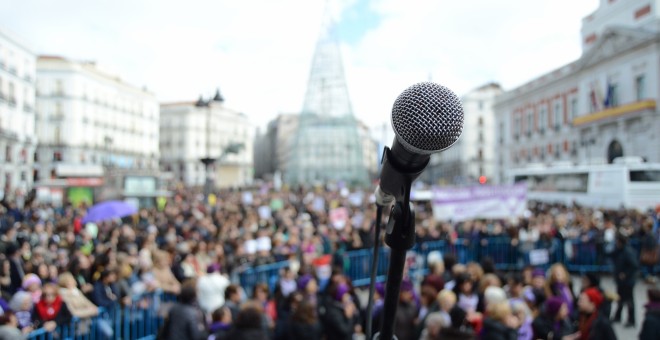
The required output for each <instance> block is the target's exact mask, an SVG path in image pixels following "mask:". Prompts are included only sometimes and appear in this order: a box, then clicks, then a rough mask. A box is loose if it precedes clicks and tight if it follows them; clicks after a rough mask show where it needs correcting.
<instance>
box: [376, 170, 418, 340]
mask: <svg viewBox="0 0 660 340" xmlns="http://www.w3.org/2000/svg"><path fill="white" fill-rule="evenodd" d="M413 176H414V175H413ZM413 176H403V177H404V178H405V181H404V183H403V185H402V187H401V189H402V190H403V195H402V196H403V197H402V199H398V200H397V201H396V203H395V204H394V206H393V207H392V210H391V213H390V218H389V220H388V222H387V230H386V235H385V243H386V244H387V245H388V246H389V247H390V249H391V251H390V264H389V268H388V271H387V283H386V285H385V302H384V306H383V308H384V309H383V319H382V323H381V329H380V333H376V334H375V335H374V337H373V339H374V340H392V339H395V337H394V322H395V319H396V309H397V306H398V304H399V292H400V290H401V281H402V280H403V269H404V267H405V264H406V253H407V252H408V250H410V249H412V247H413V246H414V244H415V209H414V206H413V204H412V203H411V202H410V190H411V185H412V181H413V180H414V177H413ZM415 177H416V176H415Z"/></svg>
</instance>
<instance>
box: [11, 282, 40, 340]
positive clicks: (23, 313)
mask: <svg viewBox="0 0 660 340" xmlns="http://www.w3.org/2000/svg"><path fill="white" fill-rule="evenodd" d="M33 306H34V303H33V302H32V295H30V293H28V292H24V291H19V292H16V294H14V296H13V297H12V298H11V301H9V309H10V310H11V311H12V312H13V313H14V315H15V316H16V320H17V322H18V328H19V329H21V330H22V331H24V332H27V333H29V332H31V331H32V330H33V329H34V328H35V327H34V321H33V319H32V307H33Z"/></svg>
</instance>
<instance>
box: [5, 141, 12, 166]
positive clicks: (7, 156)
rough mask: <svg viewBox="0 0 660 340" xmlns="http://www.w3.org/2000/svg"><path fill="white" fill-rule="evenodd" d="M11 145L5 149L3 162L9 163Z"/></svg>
mask: <svg viewBox="0 0 660 340" xmlns="http://www.w3.org/2000/svg"><path fill="white" fill-rule="evenodd" d="M11 151H12V150H11V145H7V147H6V148H5V162H11V158H12V157H11V153H12V152H11Z"/></svg>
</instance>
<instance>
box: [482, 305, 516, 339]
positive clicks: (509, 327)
mask: <svg viewBox="0 0 660 340" xmlns="http://www.w3.org/2000/svg"><path fill="white" fill-rule="evenodd" d="M486 313H487V314H486V315H487V317H486V318H485V319H484V323H483V329H482V330H481V336H480V338H481V340H517V339H518V331H517V329H518V327H520V320H518V318H517V317H515V316H514V315H513V313H512V312H511V306H510V305H509V302H508V301H505V302H499V303H494V304H490V305H489V306H488V309H487V310H486Z"/></svg>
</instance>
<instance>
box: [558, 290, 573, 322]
mask: <svg viewBox="0 0 660 340" xmlns="http://www.w3.org/2000/svg"><path fill="white" fill-rule="evenodd" d="M554 291H555V292H557V293H556V294H557V296H558V297H560V298H561V299H562V300H563V301H564V302H566V307H568V314H569V315H572V314H573V295H572V294H571V290H570V289H568V286H567V285H566V284H565V283H555V284H554Z"/></svg>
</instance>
